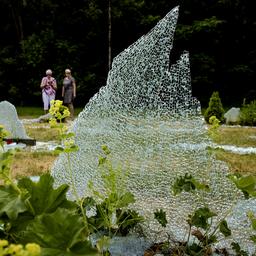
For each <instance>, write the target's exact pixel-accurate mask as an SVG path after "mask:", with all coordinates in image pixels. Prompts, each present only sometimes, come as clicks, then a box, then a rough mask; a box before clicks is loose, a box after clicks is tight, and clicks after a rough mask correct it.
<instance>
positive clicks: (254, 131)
mask: <svg viewBox="0 0 256 256" xmlns="http://www.w3.org/2000/svg"><path fill="white" fill-rule="evenodd" d="M215 142H216V143H218V144H221V145H235V146H238V147H240V146H241V147H256V128H255V127H236V126H235V127H232V126H221V127H220V128H219V136H217V137H216V138H215Z"/></svg>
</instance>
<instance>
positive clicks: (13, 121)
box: [0, 101, 29, 139]
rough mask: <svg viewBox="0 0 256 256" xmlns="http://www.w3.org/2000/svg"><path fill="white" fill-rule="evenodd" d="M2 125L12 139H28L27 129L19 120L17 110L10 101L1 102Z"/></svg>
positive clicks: (0, 121) (0, 123) (0, 117)
mask: <svg viewBox="0 0 256 256" xmlns="http://www.w3.org/2000/svg"><path fill="white" fill-rule="evenodd" d="M0 125H3V126H4V128H5V130H7V131H8V132H9V133H10V135H9V136H8V137H10V138H15V139H16V138H18V139H28V138H29V137H28V136H27V134H26V131H25V128H24V126H23V124H22V122H21V121H20V120H19V118H18V114H17V111H16V108H15V106H14V105H13V104H11V103H10V102H8V101H1V102H0Z"/></svg>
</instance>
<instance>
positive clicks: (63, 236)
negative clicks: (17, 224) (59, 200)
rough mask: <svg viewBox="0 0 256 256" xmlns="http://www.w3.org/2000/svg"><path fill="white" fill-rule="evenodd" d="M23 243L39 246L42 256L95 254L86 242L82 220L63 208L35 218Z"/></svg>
mask: <svg viewBox="0 0 256 256" xmlns="http://www.w3.org/2000/svg"><path fill="white" fill-rule="evenodd" d="M23 242H26V243H28V242H30V243H31V242H34V243H37V244H39V245H40V246H41V247H42V248H43V251H44V253H43V255H49V256H50V255H51V256H53V255H56V256H64V255H65V256H66V255H92V254H93V252H95V250H94V249H93V248H92V247H91V246H90V244H89V243H88V241H86V237H85V227H84V223H83V219H82V218H81V217H80V216H79V215H78V214H76V213H74V212H72V211H70V210H68V209H63V208H58V209H57V210H56V211H55V212H54V213H49V214H46V213H44V214H42V215H40V216H37V217H36V218H35V219H34V221H33V222H31V223H30V224H29V225H28V227H27V230H26V232H25V234H24V238H23ZM84 252H88V254H86V253H84ZM81 253H82V254H81Z"/></svg>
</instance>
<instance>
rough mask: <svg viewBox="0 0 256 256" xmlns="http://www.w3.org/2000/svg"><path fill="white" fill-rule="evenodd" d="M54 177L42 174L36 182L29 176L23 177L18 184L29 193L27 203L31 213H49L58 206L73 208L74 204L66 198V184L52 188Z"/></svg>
mask: <svg viewBox="0 0 256 256" xmlns="http://www.w3.org/2000/svg"><path fill="white" fill-rule="evenodd" d="M53 183H54V179H53V177H51V176H50V175H49V174H44V175H42V176H41V177H40V180H39V181H38V182H33V181H31V179H29V178H23V179H22V180H20V181H19V183H18V186H19V187H21V188H23V189H26V190H27V191H28V192H29V194H30V198H29V204H30V205H31V207H30V208H32V209H31V211H32V212H31V213H32V214H33V215H40V214H42V213H51V212H54V211H56V209H57V208H58V207H62V208H73V207H75V204H74V203H72V202H70V201H68V200H67V199H66V192H67V191H68V185H66V184H63V185H61V186H60V187H58V188H57V189H54V188H53Z"/></svg>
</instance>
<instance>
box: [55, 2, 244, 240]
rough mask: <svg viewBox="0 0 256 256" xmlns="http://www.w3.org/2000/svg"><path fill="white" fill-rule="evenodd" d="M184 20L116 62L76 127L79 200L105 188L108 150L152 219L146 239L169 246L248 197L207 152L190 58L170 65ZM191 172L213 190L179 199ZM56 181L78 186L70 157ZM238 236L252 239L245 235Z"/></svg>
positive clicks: (58, 165)
mask: <svg viewBox="0 0 256 256" xmlns="http://www.w3.org/2000/svg"><path fill="white" fill-rule="evenodd" d="M177 17H178V7H176V8H174V9H173V10H171V11H170V12H169V13H168V14H167V15H166V16H165V17H164V18H163V19H162V20H160V21H159V22H158V23H157V25H156V26H155V27H154V28H153V29H152V30H151V31H150V32H149V33H148V34H146V35H144V36H142V37H141V38H139V39H138V40H137V41H136V42H135V43H134V44H132V45H131V46H129V47H128V48H127V49H125V50H124V51H123V52H121V53H120V54H119V55H118V56H117V57H115V58H114V60H113V64H112V68H111V70H110V71H109V74H108V79H107V84H106V86H104V87H102V88H101V89H100V90H99V92H98V93H97V94H95V95H94V96H93V97H92V98H91V99H90V101H89V102H88V104H87V105H86V106H85V108H84V110H83V111H82V112H81V113H80V114H79V116H78V118H77V119H76V120H75V122H74V125H73V128H72V130H73V132H74V133H75V141H76V144H77V145H78V146H79V151H78V152H76V153H72V155H71V168H72V172H73V178H74V184H75V187H76V188H77V191H78V194H79V196H80V197H83V196H87V195H90V194H89V193H90V192H89V190H88V186H87V185H88V182H89V181H92V182H93V183H94V185H95V187H96V189H99V190H101V189H102V180H101V178H100V175H99V172H98V158H99V156H101V155H102V149H101V147H102V145H107V146H108V148H109V149H110V151H111V155H112V161H113V163H114V164H116V165H118V164H120V163H121V164H122V167H123V169H124V170H129V178H128V188H129V190H130V191H131V192H132V193H133V194H134V195H135V198H136V203H135V204H134V205H133V206H132V207H133V208H134V209H135V210H137V211H138V212H139V213H140V214H142V215H143V216H145V217H146V219H147V220H148V222H147V223H146V224H145V227H144V233H145V234H146V235H147V237H150V238H152V239H154V241H158V240H160V241H163V238H166V237H165V235H166V232H168V233H169V234H170V235H171V236H172V235H173V237H175V239H178V240H179V239H180V240H182V239H184V230H187V227H188V225H187V223H186V219H187V216H188V214H191V213H192V211H194V210H195V209H196V208H197V207H199V206H201V207H202V206H204V205H209V207H210V208H211V209H212V210H213V211H215V212H217V213H218V214H219V217H223V216H224V215H225V214H226V213H227V211H228V210H229V209H230V207H231V206H232V205H233V204H234V203H235V202H236V200H237V199H241V198H242V194H241V192H240V191H238V190H237V189H236V187H235V186H234V184H232V183H231V182H230V181H229V180H228V179H227V178H226V175H227V172H228V167H227V166H226V164H224V163H223V162H221V161H217V160H216V159H215V158H214V156H213V155H212V154H210V153H209V152H208V150H207V147H208V146H209V145H211V141H210V139H209V136H208V133H207V128H206V125H205V122H204V119H203V117H202V115H201V108H200V103H199V102H198V100H197V99H195V98H194V97H192V92H191V78H190V65H189V55H188V53H187V52H184V53H183V54H182V55H181V56H180V58H179V59H178V61H177V62H176V63H174V64H172V65H170V60H169V58H170V52H171V50H172V46H173V36H174V31H175V27H176V22H177ZM185 173H188V174H192V175H193V176H194V177H195V178H196V179H198V180H200V181H201V182H205V183H207V184H208V185H209V186H210V188H211V192H209V193H206V192H205V193H204V194H203V196H202V194H201V193H194V194H190V193H186V192H184V193H181V195H179V196H173V195H172V193H171V186H172V184H173V183H174V181H175V179H176V178H177V177H179V176H184V175H185ZM52 175H53V176H54V178H55V181H56V185H60V184H63V183H68V184H71V177H70V172H69V171H68V162H67V158H66V156H65V155H61V156H60V157H59V158H58V159H57V161H56V162H55V164H54V166H53V168H52ZM70 197H72V195H70ZM203 198H204V199H203ZM160 208H162V209H163V210H165V211H166V213H167V220H168V226H167V227H166V228H165V229H164V228H162V227H161V226H160V225H159V224H158V223H157V222H156V220H154V214H153V213H154V211H156V210H157V209H160ZM236 238H239V239H240V240H246V238H245V236H244V234H242V233H239V232H238V234H237V236H236ZM246 242H247V240H246ZM247 245H248V243H247Z"/></svg>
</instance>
